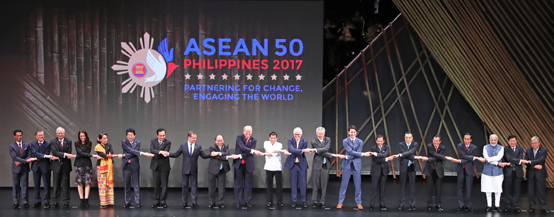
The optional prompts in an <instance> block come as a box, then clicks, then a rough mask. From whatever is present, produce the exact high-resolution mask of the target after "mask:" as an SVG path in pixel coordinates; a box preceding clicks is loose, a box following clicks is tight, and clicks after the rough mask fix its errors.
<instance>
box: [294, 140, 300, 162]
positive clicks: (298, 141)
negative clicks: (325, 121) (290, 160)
mask: <svg viewBox="0 0 554 217" xmlns="http://www.w3.org/2000/svg"><path fill="white" fill-rule="evenodd" d="M298 143H300V140H297V141H296V149H298ZM294 162H296V163H298V157H296V160H295V161H294Z"/></svg>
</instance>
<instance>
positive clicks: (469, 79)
mask: <svg viewBox="0 0 554 217" xmlns="http://www.w3.org/2000/svg"><path fill="white" fill-rule="evenodd" d="M393 2H394V3H395V4H396V6H397V7H398V9H399V10H400V11H401V12H402V14H403V15H404V16H405V17H406V18H407V19H408V20H409V21H410V23H411V25H412V26H413V28H414V30H415V31H416V32H417V34H418V35H419V37H421V40H422V41H423V42H424V44H425V45H426V47H427V48H428V49H429V51H430V53H431V54H432V55H433V57H434V58H435V59H436V60H437V62H438V64H439V65H440V66H441V67H442V69H443V70H444V71H445V72H446V74H447V75H448V77H449V78H450V79H451V80H452V82H453V84H454V85H455V86H456V87H457V89H458V90H459V91H460V93H461V94H462V95H463V96H464V98H465V99H466V100H467V101H468V102H469V104H470V105H471V107H472V108H473V109H474V110H475V112H476V113H477V114H478V115H479V117H480V118H481V119H482V120H483V122H484V123H485V125H486V127H487V128H488V129H489V131H490V132H491V133H496V134H498V135H500V143H501V144H507V141H506V140H507V137H508V135H511V134H513V135H516V136H518V138H519V144H520V145H522V146H523V147H524V148H528V147H530V138H531V137H532V136H539V137H540V138H541V142H542V143H541V145H542V146H544V147H546V148H547V149H549V150H552V148H554V134H553V133H552V132H554V117H553V111H554V107H553V105H554V94H553V93H554V85H553V84H554V75H553V73H552V68H553V65H554V61H553V60H554V59H553V56H554V55H553V54H554V40H553V35H554V34H553V31H554V28H553V27H554V16H552V14H554V3H553V2H552V1H518V0H505V1H466V0H449V1H438V0H429V1H412V0H393ZM553 164H554V155H553V154H550V155H549V156H548V158H547V163H546V165H547V167H546V169H547V171H548V173H549V178H548V180H547V186H548V187H549V188H553V187H554V167H553Z"/></svg>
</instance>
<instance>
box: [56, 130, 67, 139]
mask: <svg viewBox="0 0 554 217" xmlns="http://www.w3.org/2000/svg"><path fill="white" fill-rule="evenodd" d="M56 137H58V140H61V139H63V138H64V137H65V131H64V130H61V129H60V130H57V131H56Z"/></svg>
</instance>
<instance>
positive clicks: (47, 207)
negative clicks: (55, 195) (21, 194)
mask: <svg viewBox="0 0 554 217" xmlns="http://www.w3.org/2000/svg"><path fill="white" fill-rule="evenodd" d="M42 208H44V209H50V204H44V207H42Z"/></svg>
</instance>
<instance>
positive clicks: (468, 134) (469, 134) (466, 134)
mask: <svg viewBox="0 0 554 217" xmlns="http://www.w3.org/2000/svg"><path fill="white" fill-rule="evenodd" d="M464 136H469V138H470V139H472V137H473V136H471V133H469V132H467V133H465V134H464Z"/></svg>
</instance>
